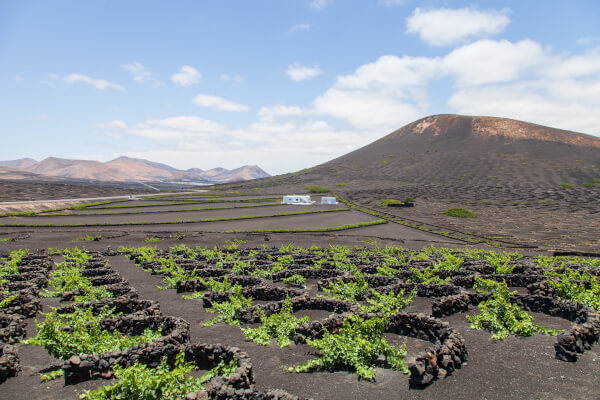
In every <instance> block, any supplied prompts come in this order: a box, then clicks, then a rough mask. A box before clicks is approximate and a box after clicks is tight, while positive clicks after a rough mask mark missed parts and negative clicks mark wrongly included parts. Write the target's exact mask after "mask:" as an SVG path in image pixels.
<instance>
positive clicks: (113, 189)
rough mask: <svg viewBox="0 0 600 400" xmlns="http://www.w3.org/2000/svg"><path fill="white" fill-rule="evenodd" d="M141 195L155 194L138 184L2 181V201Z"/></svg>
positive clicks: (0, 185) (0, 183)
mask: <svg viewBox="0 0 600 400" xmlns="http://www.w3.org/2000/svg"><path fill="white" fill-rule="evenodd" d="M107 185H108V186H107ZM140 193H154V191H153V190H150V189H148V188H146V189H144V188H142V187H140V185H139V184H137V183H132V184H130V185H127V184H119V185H117V184H112V185H111V184H105V185H103V186H102V185H98V184H93V183H91V182H89V183H88V184H84V183H82V184H79V185H73V184H68V183H64V184H62V183H43V182H15V181H2V180H0V201H28V200H31V199H32V198H33V199H35V200H54V199H71V198H86V197H101V196H107V197H109V196H123V195H130V194H140Z"/></svg>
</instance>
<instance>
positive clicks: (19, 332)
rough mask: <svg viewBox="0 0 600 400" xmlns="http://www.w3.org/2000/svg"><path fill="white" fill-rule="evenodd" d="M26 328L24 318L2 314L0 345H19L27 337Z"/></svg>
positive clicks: (0, 316)
mask: <svg viewBox="0 0 600 400" xmlns="http://www.w3.org/2000/svg"><path fill="white" fill-rule="evenodd" d="M26 326H27V325H26V324H25V321H24V320H23V317H22V316H20V315H11V314H6V313H4V312H0V343H19V341H20V340H21V339H23V338H24V337H25V334H26Z"/></svg>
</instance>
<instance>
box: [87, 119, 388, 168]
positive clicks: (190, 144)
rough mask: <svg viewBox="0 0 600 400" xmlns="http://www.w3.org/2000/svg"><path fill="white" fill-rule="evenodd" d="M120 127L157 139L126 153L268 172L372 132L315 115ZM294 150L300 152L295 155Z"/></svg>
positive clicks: (350, 144)
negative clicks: (236, 123) (234, 123)
mask: <svg viewBox="0 0 600 400" xmlns="http://www.w3.org/2000/svg"><path fill="white" fill-rule="evenodd" d="M124 132H125V133H126V134H129V135H136V136H141V137H145V138H149V139H153V140H156V141H157V142H159V144H160V146H159V147H157V148H156V149H155V150H151V151H145V152H135V153H128V154H127V155H129V156H131V157H139V158H146V159H150V160H153V161H159V162H165V163H167V164H169V165H172V166H175V167H180V168H189V167H192V166H193V167H200V168H204V169H207V168H214V167H216V166H222V167H225V168H236V167H239V166H241V165H244V164H258V165H259V166H260V167H261V168H264V169H265V170H267V171H268V172H271V173H283V172H289V171H295V170H299V169H301V168H305V167H306V166H308V165H314V164H318V163H322V162H325V161H327V160H329V159H331V158H335V157H338V156H340V155H342V154H345V153H347V152H349V151H352V150H354V149H355V148H356V147H360V146H362V145H365V144H367V143H369V142H370V141H372V140H374V139H375V138H376V137H377V135H378V133H377V132H373V131H371V132H360V131H353V130H339V129H336V128H334V127H332V126H331V125H329V124H328V123H326V122H324V121H318V120H316V121H313V120H308V121H302V122H293V121H286V122H275V121H264V120H261V121H258V122H256V123H253V124H250V125H248V126H247V127H245V128H241V129H232V128H230V127H228V126H226V125H222V124H219V123H216V122H213V121H209V120H206V119H202V118H198V117H191V116H179V117H171V118H166V119H162V120H148V121H143V122H141V123H139V124H136V125H134V126H132V127H129V128H127V129H126V130H125V131H124ZM298 154H302V155H303V156H302V157H298ZM96 158H106V159H108V158H110V157H96ZM113 158H114V157H113Z"/></svg>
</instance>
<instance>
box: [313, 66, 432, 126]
mask: <svg viewBox="0 0 600 400" xmlns="http://www.w3.org/2000/svg"><path fill="white" fill-rule="evenodd" d="M440 71H441V61H440V59H438V58H425V57H402V58H400V57H396V56H383V57H380V58H379V59H377V60H376V61H375V62H373V63H369V64H365V65H363V66H361V67H359V68H357V69H356V71H355V72H354V73H353V74H350V75H344V76H339V77H338V78H337V81H336V84H335V85H334V86H333V87H332V88H330V89H328V90H327V91H326V92H325V93H324V94H323V95H321V96H319V97H317V98H316V99H315V100H314V102H313V106H314V112H315V113H317V114H326V115H331V116H333V117H336V118H342V119H345V120H347V121H348V122H350V124H352V125H353V126H354V127H355V128H358V129H379V130H380V131H381V132H382V133H385V132H386V131H390V130H393V129H396V128H398V127H400V126H402V125H403V124H405V123H408V122H411V121H412V120H414V119H416V118H418V117H419V116H421V115H422V113H424V112H425V111H426V109H427V106H428V102H427V91H426V89H427V84H428V82H429V81H430V80H431V79H432V78H433V77H435V76H437V75H439V73H440Z"/></svg>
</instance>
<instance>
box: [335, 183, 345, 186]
mask: <svg viewBox="0 0 600 400" xmlns="http://www.w3.org/2000/svg"><path fill="white" fill-rule="evenodd" d="M336 186H346V184H345V183H338V184H337V185H336Z"/></svg>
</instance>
